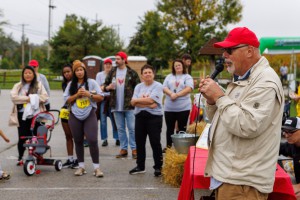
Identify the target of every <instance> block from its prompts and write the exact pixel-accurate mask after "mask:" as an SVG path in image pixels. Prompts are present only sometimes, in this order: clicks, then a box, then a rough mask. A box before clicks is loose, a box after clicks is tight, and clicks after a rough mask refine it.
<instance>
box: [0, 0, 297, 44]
mask: <svg viewBox="0 0 300 200" xmlns="http://www.w3.org/2000/svg"><path fill="white" fill-rule="evenodd" d="M52 2H53V5H54V6H55V9H53V12H52V13H53V18H52V27H53V28H52V32H53V33H54V32H56V31H57V30H58V29H59V27H60V26H62V25H63V20H64V19H65V16H66V14H73V13H74V14H76V15H78V16H82V17H85V18H87V19H88V20H89V22H93V20H96V19H98V20H99V19H100V20H102V22H103V23H104V24H105V25H108V26H114V27H115V28H116V29H117V30H118V28H119V31H120V36H121V38H122V39H124V40H125V44H126V45H127V44H128V41H129V39H130V37H131V36H133V35H134V33H135V32H136V25H137V22H138V21H140V20H139V17H142V16H143V15H144V13H145V12H146V11H148V10H153V9H155V4H156V2H157V0H85V1H82V0H52ZM241 2H242V4H243V6H244V10H243V19H242V21H241V22H240V23H238V24H235V25H231V26H229V27H228V29H231V28H233V27H236V26H247V27H248V28H250V29H251V30H253V31H254V32H255V33H256V34H257V37H258V38H261V37H268V36H281V37H286V36H287V37H288V36H298V37H300V11H299V10H300V0H284V1H282V0H242V1H241ZM0 9H2V11H3V14H4V18H2V20H3V19H4V20H7V21H8V22H9V23H10V25H9V26H5V28H4V30H5V32H6V33H12V35H13V38H14V39H15V40H17V41H20V40H21V35H22V28H21V24H25V35H26V37H27V38H29V40H30V43H35V44H41V43H42V42H43V41H44V40H47V39H48V19H49V18H48V17H49V0H1V4H0Z"/></svg>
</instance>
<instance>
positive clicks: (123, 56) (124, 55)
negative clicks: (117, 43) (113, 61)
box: [116, 51, 127, 64]
mask: <svg viewBox="0 0 300 200" xmlns="http://www.w3.org/2000/svg"><path fill="white" fill-rule="evenodd" d="M116 56H120V57H121V58H122V59H123V60H125V63H126V64H127V54H126V53H125V52H123V51H120V52H118V53H117V54H116Z"/></svg>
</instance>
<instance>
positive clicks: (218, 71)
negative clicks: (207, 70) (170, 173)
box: [210, 63, 224, 80]
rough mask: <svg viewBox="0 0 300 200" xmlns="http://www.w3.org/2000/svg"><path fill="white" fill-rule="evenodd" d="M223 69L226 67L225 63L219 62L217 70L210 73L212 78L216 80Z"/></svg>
mask: <svg viewBox="0 0 300 200" xmlns="http://www.w3.org/2000/svg"><path fill="white" fill-rule="evenodd" d="M223 69H224V65H223V63H217V64H216V68H215V71H214V72H213V73H212V74H211V75H210V78H211V79H213V80H214V79H215V78H216V77H217V76H218V74H220V73H221V72H222V71H223Z"/></svg>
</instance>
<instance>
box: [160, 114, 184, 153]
mask: <svg viewBox="0 0 300 200" xmlns="http://www.w3.org/2000/svg"><path fill="white" fill-rule="evenodd" d="M189 115H190V110H185V111H180V112H169V111H165V120H166V125H167V134H166V137H167V147H171V146H172V138H171V135H173V134H174V129H175V122H176V121H177V122H178V128H179V131H184V132H185V131H186V126H187V122H188V119H189Z"/></svg>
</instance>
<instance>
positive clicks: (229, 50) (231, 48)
mask: <svg viewBox="0 0 300 200" xmlns="http://www.w3.org/2000/svg"><path fill="white" fill-rule="evenodd" d="M247 46H249V45H248V44H245V45H242V46H236V47H229V48H223V51H226V53H228V54H229V55H231V54H232V52H233V50H235V49H239V48H242V47H247Z"/></svg>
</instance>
